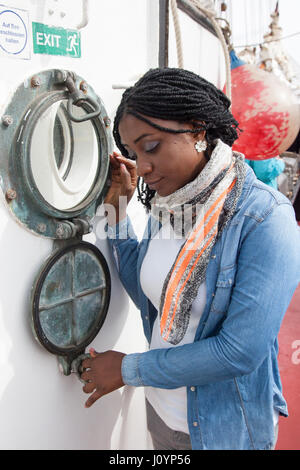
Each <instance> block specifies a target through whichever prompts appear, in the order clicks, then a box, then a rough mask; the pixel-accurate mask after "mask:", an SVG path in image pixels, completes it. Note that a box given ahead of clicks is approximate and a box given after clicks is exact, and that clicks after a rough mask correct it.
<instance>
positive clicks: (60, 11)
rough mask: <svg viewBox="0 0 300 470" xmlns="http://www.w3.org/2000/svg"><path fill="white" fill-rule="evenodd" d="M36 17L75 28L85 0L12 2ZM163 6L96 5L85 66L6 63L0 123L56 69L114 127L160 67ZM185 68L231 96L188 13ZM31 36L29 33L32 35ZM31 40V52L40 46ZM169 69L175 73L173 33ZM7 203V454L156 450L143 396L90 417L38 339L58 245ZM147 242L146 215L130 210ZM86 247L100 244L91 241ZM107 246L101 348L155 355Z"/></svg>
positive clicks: (85, 43)
mask: <svg viewBox="0 0 300 470" xmlns="http://www.w3.org/2000/svg"><path fill="white" fill-rule="evenodd" d="M3 3H4V4H5V5H6V6H10V7H14V8H23V9H25V10H27V11H29V14H30V21H38V22H41V23H45V24H47V25H55V26H63V27H65V28H76V25H78V24H79V23H80V22H81V21H82V19H83V18H82V4H83V2H82V0H56V1H55V0H3ZM158 3H159V2H158V0H130V1H124V0H109V1H107V0H106V1H104V0H90V1H89V5H90V10H89V16H88V20H89V21H88V24H87V26H86V27H84V28H83V29H82V30H81V43H82V58H81V59H72V58H66V57H59V56H50V55H38V54H33V51H32V46H31V58H30V60H19V59H14V58H10V57H0V68H1V74H0V116H1V115H2V114H3V109H4V108H5V106H6V104H7V102H8V101H9V98H10V96H11V94H12V93H13V92H14V90H15V88H16V87H17V86H18V85H19V84H20V83H21V82H22V81H23V80H25V79H26V78H27V77H29V76H32V75H33V74H35V73H37V72H39V71H41V70H46V69H50V68H62V69H67V70H73V71H75V72H76V73H78V74H79V75H81V76H82V77H83V78H84V79H86V80H87V82H88V83H90V84H91V85H92V86H93V88H94V90H95V91H96V92H97V93H98V94H99V95H100V96H101V98H102V99H103V101H104V103H105V106H106V109H107V111H108V113H109V115H110V116H111V117H112V118H113V116H114V113H115V110H116V107H117V105H118V103H119V100H120V97H121V94H122V90H117V89H113V85H114V84H118V83H123V82H130V81H134V80H136V78H137V77H138V76H140V75H142V74H143V73H144V72H145V71H146V70H147V69H148V68H150V67H156V66H157V63H158ZM180 20H181V25H182V38H183V50H184V66H185V68H189V69H191V70H193V71H195V72H198V73H200V74H201V75H203V76H204V77H205V78H207V79H209V80H211V81H213V82H214V83H215V84H216V85H218V86H220V87H222V86H223V83H224V78H225V77H224V58H223V55H222V54H223V53H222V51H221V48H220V45H219V43H218V41H217V39H216V38H214V37H213V36H212V35H211V34H209V33H208V32H206V31H204V30H203V29H201V28H200V27H199V26H197V25H195V24H194V23H193V22H192V21H191V20H190V19H189V18H187V17H186V16H185V15H184V14H183V13H181V12H180ZM29 32H30V29H29ZM31 41H32V39H31V38H30V43H31V44H32V42H31ZM169 56H170V62H169V65H170V66H176V65H177V62H176V50H175V40H174V30H173V27H172V25H170V54H169ZM0 197H1V203H0V266H1V270H0V448H1V449H147V448H151V444H150V441H149V436H148V434H147V432H146V423H145V408H144V397H143V389H132V388H130V387H124V388H123V389H121V390H117V391H115V392H113V393H112V394H110V395H107V396H105V397H103V398H102V399H100V400H99V401H98V402H97V403H96V404H95V405H93V406H92V408H90V409H85V408H84V402H85V400H86V398H87V396H86V395H85V394H83V392H82V390H81V388H82V384H81V383H80V382H79V381H78V379H77V378H76V377H74V376H73V375H71V376H69V377H65V376H63V375H62V374H61V373H60V372H59V370H58V367H57V362H56V358H55V356H52V355H50V354H49V353H48V352H46V350H44V349H43V348H42V347H41V346H40V345H39V344H38V343H36V342H35V340H34V339H33V336H32V333H31V330H30V326H29V313H28V307H29V296H30V290H31V286H32V283H33V280H34V278H35V276H36V273H37V271H38V270H39V268H40V266H41V264H42V263H43V261H44V260H45V258H46V257H47V256H48V255H49V254H50V253H51V251H52V241H49V240H45V239H42V238H40V237H38V236H36V235H33V234H31V233H29V232H27V231H26V230H25V229H24V228H23V227H21V226H20V225H19V224H18V223H17V222H16V221H15V220H13V218H12V217H11V215H10V214H9V211H8V209H7V207H6V203H5V201H4V198H3V196H2V194H1V195H0ZM130 213H131V214H132V215H133V216H134V218H135V225H136V228H137V231H138V234H139V235H141V233H142V230H143V224H144V221H145V214H144V212H143V210H142V209H141V208H140V206H138V204H137V203H136V202H133V203H132V204H131V205H130ZM87 239H89V240H91V241H93V240H95V238H94V236H93V235H91V236H89V237H87ZM98 244H99V247H100V249H101V250H102V252H103V253H104V255H105V256H106V258H107V260H108V263H109V265H110V270H111V276H112V281H113V285H112V297H111V305H110V309H109V312H108V316H107V319H106V321H105V324H104V326H103V328H102V329H101V331H100V333H99V334H98V336H97V338H96V339H95V340H94V342H93V344H92V346H93V347H94V348H95V349H96V350H98V351H104V350H107V349H115V350H119V351H123V352H126V353H130V352H139V351H143V350H145V348H146V344H145V340H144V337H143V334H142V326H141V321H140V319H139V315H138V312H137V310H136V309H135V307H134V306H133V304H132V303H131V301H129V300H128V297H127V295H126V293H125V291H124V289H123V288H122V286H121V284H120V282H119V280H118V277H117V274H116V271H115V268H114V266H113V263H112V259H111V257H110V253H109V251H108V247H107V243H106V241H105V240H102V241H99V243H98Z"/></svg>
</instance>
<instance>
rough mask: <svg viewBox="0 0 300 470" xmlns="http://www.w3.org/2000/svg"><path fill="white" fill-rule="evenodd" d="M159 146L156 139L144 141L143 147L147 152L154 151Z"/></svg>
mask: <svg viewBox="0 0 300 470" xmlns="http://www.w3.org/2000/svg"><path fill="white" fill-rule="evenodd" d="M158 147H159V142H158V141H153V142H145V145H144V149H145V152H147V153H154V152H155V151H156V150H157V149H158Z"/></svg>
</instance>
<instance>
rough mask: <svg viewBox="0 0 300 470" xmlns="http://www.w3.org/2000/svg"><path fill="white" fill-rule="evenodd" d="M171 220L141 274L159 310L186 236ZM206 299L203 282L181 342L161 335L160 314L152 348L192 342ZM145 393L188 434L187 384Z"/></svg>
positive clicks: (152, 243) (175, 427)
mask: <svg viewBox="0 0 300 470" xmlns="http://www.w3.org/2000/svg"><path fill="white" fill-rule="evenodd" d="M175 237H176V235H175V234H174V232H173V229H172V227H171V225H170V223H165V224H164V225H163V226H162V227H161V229H160V231H159V232H158V233H157V234H156V236H155V237H154V238H153V239H152V240H151V241H150V242H149V246H148V251H147V253H146V256H145V258H144V260H143V264H142V267H141V273H140V281H141V287H142V289H143V292H144V294H145V295H146V296H147V297H148V298H149V299H150V301H151V302H152V304H153V305H154V307H155V308H156V309H157V310H158V309H159V304H160V296H161V291H162V288H163V284H164V281H165V278H166V276H167V274H168V272H169V270H170V269H171V267H172V265H173V263H174V260H175V258H176V256H177V253H178V251H179V249H180V247H181V246H182V244H183V242H184V239H178V238H177V239H176V238H175ZM205 302H206V284H205V282H203V283H202V284H201V286H200V288H199V291H198V295H197V297H196V298H195V300H194V302H193V304H192V309H191V316H190V321H189V325H188V328H187V331H186V333H185V335H184V337H183V339H182V340H181V341H180V343H178V344H176V345H173V344H171V343H168V342H167V341H164V340H163V339H162V337H161V335H160V326H159V323H160V318H159V315H158V316H157V318H156V320H155V323H154V326H153V332H152V338H151V343H150V349H162V348H174V347H175V348H176V347H177V346H182V345H183V344H188V343H193V342H194V338H195V334H196V330H197V326H198V324H199V321H200V317H201V315H202V313H203V310H204V307H205ZM145 395H146V398H147V400H148V401H149V402H150V403H151V405H152V406H153V408H154V409H155V411H156V413H157V414H158V415H159V416H160V418H161V419H162V420H163V421H164V422H165V423H166V425H167V426H169V428H171V429H173V430H175V431H181V432H185V433H186V434H189V430H188V424H187V396H186V387H180V388H176V389H172V390H169V389H162V388H154V387H145Z"/></svg>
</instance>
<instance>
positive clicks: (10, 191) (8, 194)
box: [5, 189, 17, 201]
mask: <svg viewBox="0 0 300 470" xmlns="http://www.w3.org/2000/svg"><path fill="white" fill-rule="evenodd" d="M5 196H6V199H8V200H9V201H12V200H13V199H16V197H17V192H16V191H15V190H14V189H8V190H7V191H6V194H5Z"/></svg>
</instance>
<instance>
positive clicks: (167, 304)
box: [160, 179, 236, 335]
mask: <svg viewBox="0 0 300 470" xmlns="http://www.w3.org/2000/svg"><path fill="white" fill-rule="evenodd" d="M235 183H236V179H234V180H233V182H232V183H231V185H230V186H229V187H228V188H227V189H226V190H225V191H223V193H222V194H221V195H220V196H219V197H218V199H217V200H216V201H215V202H214V204H213V205H212V206H211V207H210V209H209V210H208V211H207V213H206V214H205V216H204V218H203V220H202V221H201V223H200V224H199V226H198V227H197V228H196V231H195V232H194V234H193V235H192V237H191V239H190V240H188V242H187V243H186V244H185V245H184V247H183V248H182V250H181V252H180V254H179V257H178V259H177V261H176V264H175V266H174V268H173V271H172V274H173V272H174V270H175V269H176V266H177V265H178V263H179V261H180V259H181V258H182V257H183V256H186V257H185V259H184V260H183V262H182V265H181V267H180V269H179V270H178V272H177V273H176V275H175V278H174V280H173V281H172V283H171V284H170V286H169V287H168V288H167V293H166V300H165V304H164V307H163V313H162V317H161V322H160V328H161V334H162V332H163V330H164V328H165V325H166V321H167V319H168V317H169V309H170V306H171V302H172V297H173V295H174V292H175V290H176V288H177V286H178V282H179V280H180V278H181V277H182V275H183V273H184V271H185V269H186V268H187V266H188V263H189V262H190V260H191V258H192V257H193V255H194V253H195V250H196V249H197V247H198V246H199V245H200V243H201V242H202V241H203V240H204V239H205V237H206V236H207V234H208V233H209V232H210V230H211V228H212V227H213V225H214V224H215V222H216V220H217V219H218V217H219V216H220V213H221V211H222V208H223V203H224V199H225V197H226V195H227V194H228V193H229V192H230V191H231V189H232V188H233V186H234V185H235ZM222 202H223V203H222ZM219 203H221V204H219ZM218 204H219V207H218V209H217V210H216V212H215V214H214V215H213V216H212V217H211V219H210V221H209V223H208V224H207V225H206V226H204V230H203V233H202V235H201V236H200V237H199V239H198V240H197V241H196V243H195V246H194V247H193V249H190V248H188V245H190V244H191V243H193V241H194V239H195V237H196V235H197V234H198V233H199V231H200V230H201V228H202V226H203V224H205V221H206V220H207V218H208V217H209V215H210V214H211V213H212V211H213V210H214V208H215V207H216V206H218ZM215 234H216V232H214V233H213V235H212V236H211V237H210V238H209V240H208V242H207V243H206V244H205V246H204V247H203V248H202V250H201V252H200V253H199V255H198V256H197V259H196V261H195V262H194V264H193V266H192V268H191V270H190V272H189V274H188V276H187V279H186V280H185V282H184V283H183V285H182V286H181V288H180V291H179V292H178V294H177V296H176V303H175V306H174V309H173V314H172V318H171V321H170V325H169V329H168V335H169V332H170V329H171V327H172V324H173V321H174V316H175V312H176V307H177V304H178V301H179V296H180V294H181V292H182V290H183V288H184V286H185V284H186V282H187V281H188V279H189V277H190V276H191V274H192V272H193V270H194V267H195V265H196V264H197V261H198V259H199V258H200V256H201V255H202V253H203V252H204V251H205V249H206V248H207V246H208V245H209V243H210V241H211V239H212V238H213V237H214V236H215ZM172 274H171V276H170V279H171V277H172Z"/></svg>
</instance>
